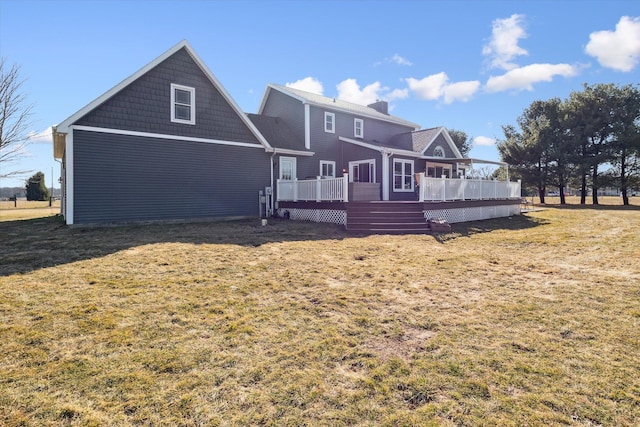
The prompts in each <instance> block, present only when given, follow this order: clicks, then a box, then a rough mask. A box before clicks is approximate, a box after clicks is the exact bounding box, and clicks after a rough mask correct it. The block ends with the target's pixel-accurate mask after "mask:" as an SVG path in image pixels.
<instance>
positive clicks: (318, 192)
mask: <svg viewBox="0 0 640 427" xmlns="http://www.w3.org/2000/svg"><path fill="white" fill-rule="evenodd" d="M320 179H321V177H319V176H316V202H319V201H320V200H322V183H321V182H320Z"/></svg>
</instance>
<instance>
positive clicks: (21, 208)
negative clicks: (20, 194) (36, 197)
mask: <svg viewBox="0 0 640 427" xmlns="http://www.w3.org/2000/svg"><path fill="white" fill-rule="evenodd" d="M16 205H17V206H16ZM59 213H60V200H56V201H54V202H53V203H52V205H51V206H49V202H34V201H26V200H18V202H17V203H14V202H11V201H7V200H1V201H0V222H3V221H15V220H20V219H31V218H41V217H45V216H52V215H57V214H59Z"/></svg>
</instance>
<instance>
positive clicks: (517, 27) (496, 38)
mask: <svg viewBox="0 0 640 427" xmlns="http://www.w3.org/2000/svg"><path fill="white" fill-rule="evenodd" d="M523 19H524V15H518V14H513V15H511V16H510V17H509V18H505V19H496V20H494V21H493V30H492V32H491V39H490V40H489V43H487V44H486V45H485V46H484V47H483V48H482V54H483V55H485V56H487V57H488V59H489V66H490V68H501V69H503V70H511V69H514V68H516V67H517V64H515V63H513V62H512V60H513V59H514V58H515V57H517V56H520V55H528V54H529V52H527V51H526V50H525V49H523V48H521V47H520V46H518V41H519V40H520V39H522V38H525V37H526V36H527V33H526V32H525V30H524V28H523V26H522V20H523Z"/></svg>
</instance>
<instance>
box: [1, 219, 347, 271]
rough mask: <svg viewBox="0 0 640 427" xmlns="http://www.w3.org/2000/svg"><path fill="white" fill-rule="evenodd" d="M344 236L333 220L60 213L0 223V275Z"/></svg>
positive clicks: (343, 232)
mask: <svg viewBox="0 0 640 427" xmlns="http://www.w3.org/2000/svg"><path fill="white" fill-rule="evenodd" d="M345 237H350V236H348V235H347V233H346V232H345V230H344V228H343V227H341V226H338V225H334V224H317V223H306V222H296V221H287V220H281V219H269V221H268V224H267V225H266V226H262V225H261V223H260V221H259V220H258V219H249V220H239V221H218V222H214V221H210V222H193V223H173V224H167V223H163V224H145V225H119V226H115V227H67V226H66V225H65V224H64V222H63V220H62V218H61V217H60V216H53V217H45V218H38V219H31V220H22V221H5V222H0V242H2V244H1V246H0V276H8V275H11V274H21V273H28V272H30V271H35V270H38V269H41V268H47V267H53V266H56V265H61V264H67V263H71V262H75V261H81V260H86V259H92V258H99V257H102V256H106V255H109V254H112V253H115V252H118V251H121V250H125V249H129V248H133V247H136V246H142V245H149V244H155V243H191V244H196V245H198V244H230V245H239V246H247V247H257V246H260V245H263V244H265V243H273V242H287V241H302V240H336V239H344V238H345Z"/></svg>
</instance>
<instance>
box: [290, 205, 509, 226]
mask: <svg viewBox="0 0 640 427" xmlns="http://www.w3.org/2000/svg"><path fill="white" fill-rule="evenodd" d="M520 203H521V199H520V198H518V199H504V200H464V201H451V202H416V201H368V202H348V203H344V202H279V209H282V210H307V211H344V212H346V223H344V225H345V228H346V229H347V230H348V231H350V232H354V233H372V234H426V233H430V232H431V229H430V227H429V224H428V222H427V220H428V219H429V218H426V217H425V215H427V216H429V215H430V216H432V217H436V218H439V217H441V218H444V219H447V218H446V213H447V212H452V211H456V210H464V209H470V210H473V209H474V208H493V207H500V206H507V207H508V206H516V207H517V208H518V209H519V208H520ZM503 216H506V215H503ZM454 219H455V218H454ZM476 219H482V218H472V219H471V220H476ZM447 220H448V219H447ZM325 222H326V221H325Z"/></svg>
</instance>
